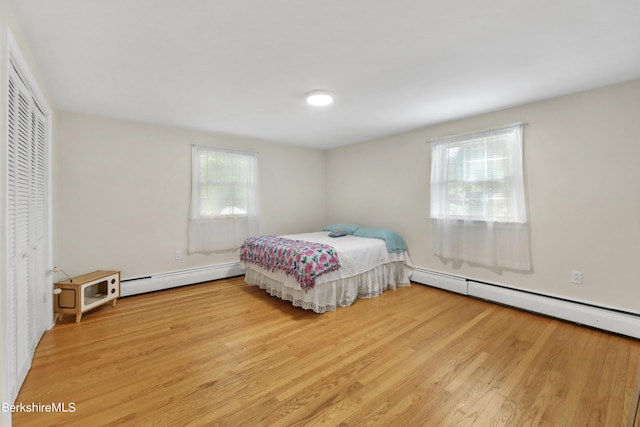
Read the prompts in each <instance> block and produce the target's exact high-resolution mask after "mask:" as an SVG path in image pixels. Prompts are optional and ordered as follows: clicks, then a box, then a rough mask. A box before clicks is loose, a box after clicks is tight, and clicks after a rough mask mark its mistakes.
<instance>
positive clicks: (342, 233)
mask: <svg viewBox="0 0 640 427" xmlns="http://www.w3.org/2000/svg"><path fill="white" fill-rule="evenodd" d="M350 234H351V233H347V232H346V231H344V230H336V231H332V232H331V233H329V237H343V236H348V235H350Z"/></svg>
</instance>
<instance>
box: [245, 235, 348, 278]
mask: <svg viewBox="0 0 640 427" xmlns="http://www.w3.org/2000/svg"><path fill="white" fill-rule="evenodd" d="M240 261H243V262H247V263H251V264H256V265H258V266H260V267H262V268H265V269H267V270H270V271H275V270H281V271H283V272H284V273H285V274H287V275H289V276H294V277H295V279H296V281H297V282H298V283H299V284H300V287H301V288H302V289H304V290H309V289H313V287H314V286H315V281H316V277H318V276H320V275H321V274H325V273H328V272H330V271H335V270H338V269H339V268H340V261H339V260H338V253H337V252H336V250H335V249H334V248H333V246H330V245H326V244H324V243H312V242H305V241H304V240H291V239H286V238H283V237H278V236H255V237H249V238H248V239H247V240H245V241H244V243H243V244H242V247H241V248H240Z"/></svg>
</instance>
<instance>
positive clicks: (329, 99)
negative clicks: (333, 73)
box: [304, 90, 334, 107]
mask: <svg viewBox="0 0 640 427" xmlns="http://www.w3.org/2000/svg"><path fill="white" fill-rule="evenodd" d="M304 98H305V99H306V100H307V104H309V105H315V106H318V107H322V106H325V105H329V104H331V103H333V98H334V95H333V93H331V92H329V91H328V90H312V91H311V92H308V93H307V94H306V95H305V96H304Z"/></svg>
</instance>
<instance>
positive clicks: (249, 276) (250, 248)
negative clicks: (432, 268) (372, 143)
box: [240, 224, 414, 313]
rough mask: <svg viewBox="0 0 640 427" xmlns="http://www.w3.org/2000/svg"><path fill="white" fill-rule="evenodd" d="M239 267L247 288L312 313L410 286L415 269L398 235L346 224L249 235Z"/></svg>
mask: <svg viewBox="0 0 640 427" xmlns="http://www.w3.org/2000/svg"><path fill="white" fill-rule="evenodd" d="M240 263H241V266H242V267H243V268H244V269H245V270H246V271H245V281H246V282H247V283H248V284H250V285H255V286H258V287H260V288H261V289H263V290H265V291H266V292H267V293H269V294H270V295H272V296H275V297H277V298H280V299H282V300H285V301H290V302H291V303H292V304H293V305H294V306H295V307H301V308H303V309H307V310H313V311H314V312H316V313H325V312H327V311H335V310H336V309H337V307H347V306H349V305H351V304H352V303H353V302H354V301H355V300H356V298H374V297H377V296H379V295H380V294H382V293H383V292H384V291H386V290H388V289H392V290H395V289H396V288H397V287H398V286H409V285H410V276H411V274H412V273H413V270H414V267H413V265H412V263H411V260H410V258H409V252H408V250H407V247H406V244H405V242H404V239H403V238H402V237H401V236H400V235H399V234H398V233H395V232H393V231H390V230H384V229H377V228H369V227H358V226H356V225H351V224H333V225H331V226H328V227H326V228H325V229H324V230H323V231H318V232H310V233H302V234H291V235H283V236H254V237H250V238H249V239H247V240H246V241H245V243H244V244H243V245H242V248H241V250H240Z"/></svg>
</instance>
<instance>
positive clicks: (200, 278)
mask: <svg viewBox="0 0 640 427" xmlns="http://www.w3.org/2000/svg"><path fill="white" fill-rule="evenodd" d="M243 274H244V269H243V268H242V267H240V262H232V263H227V264H218V265H213V266H207V267H198V268H192V269H188V270H180V271H172V272H168V273H160V274H154V275H152V276H143V277H134V278H125V279H121V280H120V295H121V296H123V297H127V296H131V295H137V294H143V293H146V292H153V291H159V290H162V289H169V288H175V287H178V286H184V285H191V284H194V283H201V282H208V281H211V280H218V279H226V278H228V277H234V276H242V275H243Z"/></svg>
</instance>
